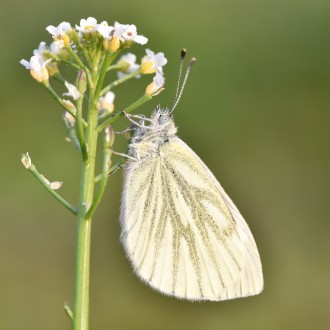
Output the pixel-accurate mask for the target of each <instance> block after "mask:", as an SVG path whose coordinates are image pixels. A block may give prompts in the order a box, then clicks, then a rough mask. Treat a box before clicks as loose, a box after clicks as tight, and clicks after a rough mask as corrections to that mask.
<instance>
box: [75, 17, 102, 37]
mask: <svg viewBox="0 0 330 330" xmlns="http://www.w3.org/2000/svg"><path fill="white" fill-rule="evenodd" d="M76 29H77V31H79V32H81V33H90V32H94V31H96V30H97V29H98V25H97V20H96V19H95V18H94V17H88V18H87V19H84V18H83V19H81V20H80V26H78V25H76Z"/></svg>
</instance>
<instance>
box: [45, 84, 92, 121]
mask: <svg viewBox="0 0 330 330" xmlns="http://www.w3.org/2000/svg"><path fill="white" fill-rule="evenodd" d="M43 86H44V87H45V88H46V89H47V91H48V92H49V94H50V95H51V96H52V97H53V98H54V99H55V100H56V101H57V102H58V103H59V104H60V105H61V106H62V107H63V108H64V109H65V110H66V111H67V112H68V113H69V114H70V115H72V116H73V117H74V118H76V113H75V111H74V110H72V109H71V108H70V107H68V106H67V105H66V104H65V103H64V101H63V100H62V99H61V98H60V97H59V96H58V95H57V93H56V92H55V91H54V89H53V88H52V87H51V86H50V85H49V84H43ZM82 123H83V125H84V126H85V127H86V126H87V123H86V121H85V120H84V119H82Z"/></svg>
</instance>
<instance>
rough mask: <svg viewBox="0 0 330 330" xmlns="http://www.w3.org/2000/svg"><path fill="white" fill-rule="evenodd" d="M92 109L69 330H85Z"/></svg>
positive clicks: (94, 115)
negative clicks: (72, 308)
mask: <svg viewBox="0 0 330 330" xmlns="http://www.w3.org/2000/svg"><path fill="white" fill-rule="evenodd" d="M96 124H97V111H96V109H89V113H88V128H87V130H86V143H87V145H88V155H87V156H88V158H87V161H85V162H84V163H83V167H82V174H81V190H80V198H79V213H78V217H77V242H76V266H75V268H76V270H75V290H74V312H73V322H72V329H73V330H88V319H89V273H90V244H91V220H92V219H91V218H89V217H87V214H86V210H87V209H88V208H89V207H90V205H91V204H92V202H93V195H94V172H95V156H96V146H97V135H98V134H97V131H96V130H95V128H96Z"/></svg>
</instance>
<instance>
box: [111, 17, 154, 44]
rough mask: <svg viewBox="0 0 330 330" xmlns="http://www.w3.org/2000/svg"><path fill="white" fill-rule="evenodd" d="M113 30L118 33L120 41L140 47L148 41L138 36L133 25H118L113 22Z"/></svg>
mask: <svg viewBox="0 0 330 330" xmlns="http://www.w3.org/2000/svg"><path fill="white" fill-rule="evenodd" d="M115 30H118V31H120V35H121V38H123V39H124V40H122V41H131V40H132V41H134V42H136V43H138V44H140V45H145V44H146V43H147V42H148V39H147V38H146V37H144V36H141V35H138V34H137V31H136V26H135V25H134V24H124V25H122V24H120V23H118V22H115Z"/></svg>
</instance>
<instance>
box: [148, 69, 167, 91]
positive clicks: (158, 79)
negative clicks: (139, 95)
mask: <svg viewBox="0 0 330 330" xmlns="http://www.w3.org/2000/svg"><path fill="white" fill-rule="evenodd" d="M164 84H165V79H164V76H163V75H162V74H161V73H159V72H158V71H156V75H155V76H154V78H153V80H152V83H151V84H150V85H148V86H147V88H146V94H148V95H151V96H155V95H158V94H159V93H160V92H161V91H162V90H163V89H164Z"/></svg>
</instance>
